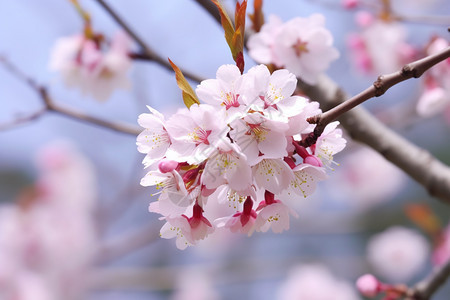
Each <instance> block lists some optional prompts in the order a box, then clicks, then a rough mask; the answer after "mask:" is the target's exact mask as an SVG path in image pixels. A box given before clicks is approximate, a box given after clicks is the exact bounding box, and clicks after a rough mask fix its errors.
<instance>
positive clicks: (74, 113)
mask: <svg viewBox="0 0 450 300" xmlns="http://www.w3.org/2000/svg"><path fill="white" fill-rule="evenodd" d="M0 63H1V64H2V65H3V66H4V67H5V69H7V70H8V71H9V72H10V73H11V74H12V75H14V76H15V77H17V78H18V79H20V80H21V81H23V82H24V83H26V84H27V85H28V86H29V87H30V88H32V89H33V90H35V91H36V92H37V93H38V94H39V96H40V98H41V100H42V102H43V104H44V107H43V108H42V109H40V110H38V111H37V112H35V113H32V114H30V115H29V116H26V117H21V118H17V119H15V120H14V121H12V122H10V123H4V124H0V130H7V129H10V128H13V127H16V126H18V125H21V124H25V123H28V122H31V121H34V120H36V119H37V118H39V117H41V116H42V115H44V114H45V113H47V112H51V111H52V112H55V113H59V114H62V115H64V116H67V117H70V118H72V119H75V120H77V121H82V122H86V123H90V124H95V125H98V126H100V127H103V128H108V129H112V130H114V131H117V132H122V133H126V134H130V135H134V136H136V135H138V134H139V133H140V132H141V131H142V130H140V129H139V128H138V127H137V126H132V125H128V124H124V123H118V122H112V121H107V120H103V119H99V118H97V117H94V116H90V115H87V114H85V113H83V112H81V111H78V110H76V109H73V108H69V107H67V106H62V105H60V104H56V103H55V102H53V100H52V99H51V98H50V96H49V95H48V92H47V89H46V87H44V86H41V85H39V84H38V83H37V82H36V81H35V80H34V79H33V78H31V77H29V76H27V75H26V74H25V73H23V72H22V71H21V70H19V69H18V68H17V67H15V66H14V65H13V64H11V63H10V62H9V61H8V60H6V59H5V58H3V57H0Z"/></svg>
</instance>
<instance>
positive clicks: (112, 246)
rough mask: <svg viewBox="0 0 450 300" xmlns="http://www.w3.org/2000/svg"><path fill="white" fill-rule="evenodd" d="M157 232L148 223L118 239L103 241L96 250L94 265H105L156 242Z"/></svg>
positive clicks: (152, 225)
mask: <svg viewBox="0 0 450 300" xmlns="http://www.w3.org/2000/svg"><path fill="white" fill-rule="evenodd" d="M158 238H159V231H157V230H155V224H154V223H153V222H150V223H148V224H146V225H143V226H140V227H139V228H136V229H133V230H131V231H129V232H127V233H123V234H120V235H119V236H118V237H116V238H114V239H111V240H109V241H105V242H103V243H102V245H100V247H99V249H98V250H97V257H96V263H97V264H105V263H109V262H111V261H115V260H117V259H119V258H120V257H123V256H125V255H128V254H130V253H133V252H134V251H136V250H138V249H140V248H142V247H145V246H147V245H149V244H150V243H152V242H153V241H156V240H158Z"/></svg>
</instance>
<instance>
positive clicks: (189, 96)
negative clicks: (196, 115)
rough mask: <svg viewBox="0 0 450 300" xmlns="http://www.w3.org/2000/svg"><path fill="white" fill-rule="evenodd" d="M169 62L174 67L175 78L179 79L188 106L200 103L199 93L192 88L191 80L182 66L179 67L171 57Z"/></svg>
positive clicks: (179, 85) (178, 82)
mask: <svg viewBox="0 0 450 300" xmlns="http://www.w3.org/2000/svg"><path fill="white" fill-rule="evenodd" d="M169 63H170V65H171V66H172V69H173V70H174V71H175V78H176V80H177V85H178V87H179V88H180V89H181V92H182V95H183V101H184V104H185V105H186V107H187V108H190V107H191V105H192V104H200V101H199V100H198V97H197V95H196V94H195V92H194V90H193V89H192V87H191V85H190V84H189V82H188V81H187V80H186V78H185V77H184V75H183V73H182V72H181V70H180V68H178V67H177V65H175V64H174V63H173V62H172V61H171V60H170V58H169Z"/></svg>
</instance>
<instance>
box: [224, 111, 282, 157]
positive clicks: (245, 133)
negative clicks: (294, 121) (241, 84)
mask: <svg viewBox="0 0 450 300" xmlns="http://www.w3.org/2000/svg"><path fill="white" fill-rule="evenodd" d="M231 126H232V127H233V130H231V131H230V136H231V138H232V139H233V140H234V141H235V142H236V144H238V145H239V147H240V148H241V149H242V152H243V153H244V154H245V156H246V157H247V161H248V163H249V164H250V165H254V164H255V163H256V161H257V160H258V156H259V154H260V153H262V154H264V155H265V157H267V158H278V157H284V156H286V155H287V151H286V146H287V139H286V136H285V134H284V132H285V131H286V130H287V129H288V124H287V123H284V122H280V121H273V120H270V119H268V118H266V117H264V116H262V115H261V114H260V113H257V112H255V113H250V114H248V115H247V116H245V117H243V118H242V119H238V120H236V121H234V122H233V123H231Z"/></svg>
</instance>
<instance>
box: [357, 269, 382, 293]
mask: <svg viewBox="0 0 450 300" xmlns="http://www.w3.org/2000/svg"><path fill="white" fill-rule="evenodd" d="M356 287H357V288H358V291H359V292H360V293H361V294H362V295H363V296H365V297H369V298H372V297H375V296H376V295H377V294H378V292H379V291H380V282H379V281H378V279H376V278H375V276H373V275H372V274H366V275H363V276H361V277H359V278H358V280H357V281H356Z"/></svg>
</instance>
